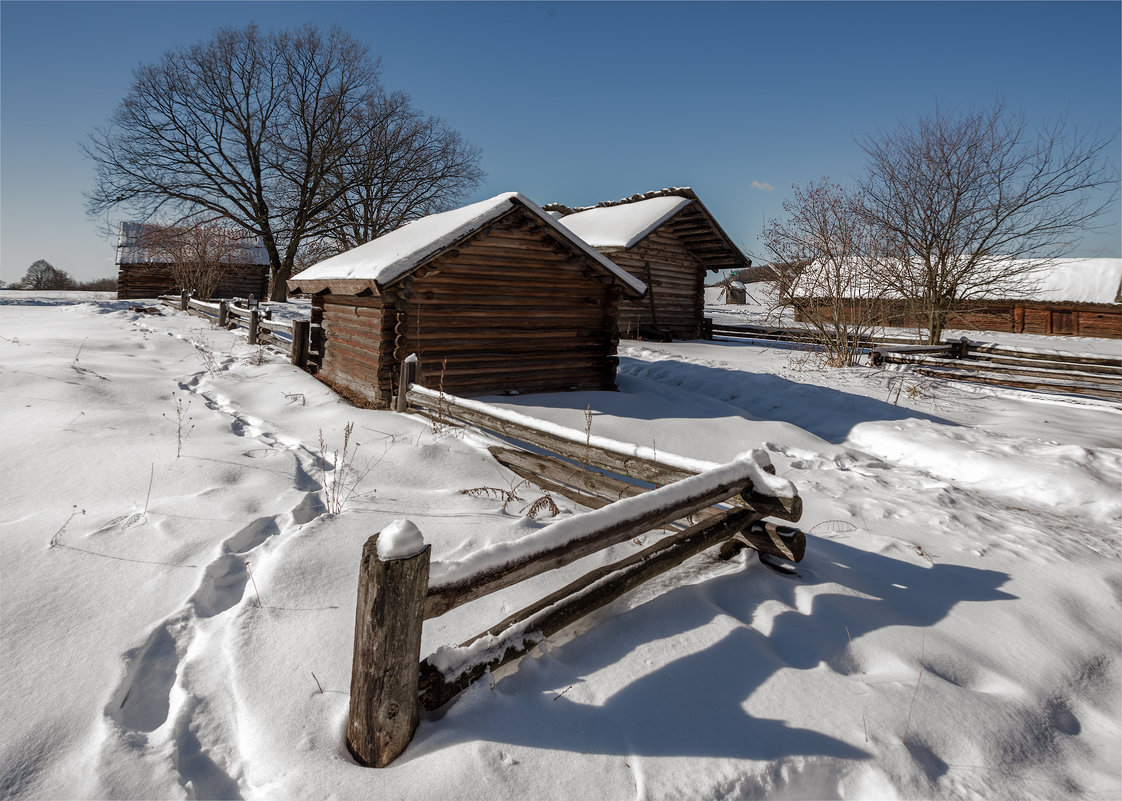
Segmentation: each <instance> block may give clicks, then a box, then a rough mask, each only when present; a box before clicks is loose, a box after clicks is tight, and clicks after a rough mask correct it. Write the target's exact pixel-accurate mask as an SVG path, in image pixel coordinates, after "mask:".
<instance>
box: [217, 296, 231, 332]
mask: <svg viewBox="0 0 1122 801" xmlns="http://www.w3.org/2000/svg"><path fill="white" fill-rule="evenodd" d="M229 319H230V304H228V303H227V302H226V301H224V300H220V301H218V323H217V325H218V327H219V328H225V327H226V323H227V322H228V321H229Z"/></svg>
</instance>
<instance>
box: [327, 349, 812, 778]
mask: <svg viewBox="0 0 1122 801" xmlns="http://www.w3.org/2000/svg"><path fill="white" fill-rule="evenodd" d="M407 364H408V362H407ZM408 378H409V377H408V376H407V377H406V379H405V380H403V383H402V385H401V389H402V394H401V400H402V401H403V403H405V404H407V405H409V406H412V407H413V408H417V409H419V410H421V411H423V412H424V413H426V414H428V415H429V416H433V417H436V416H438V415H439V416H441V417H445V416H455V417H457V418H460V419H462V420H464V422H469V423H470V424H472V425H477V426H481V427H484V428H487V429H488V430H490V431H493V432H496V433H502V434H504V435H506V436H511V432H512V431H516V432H517V437H514V438H518V439H521V440H522V441H527V442H534V441H536V442H538V443H541V442H543V441H545V442H548V443H549V444H548V445H546V446H544V447H546V448H548V449H556V451H557V452H558V453H561V454H563V455H565V454H568V455H572V454H573V448H574V446H576V447H577V449H578V450H579V451H580V453H579V455H578V458H584V459H586V460H587V463H588V464H593V465H597V466H601V468H602V469H609V470H612V471H614V472H619V473H620V474H621V475H625V476H628V477H629V478H632V479H634V480H640V481H647V482H655V483H664V485H663V486H661V487H658V488H654V489H650V488H646V487H641V486H638V485H633V484H628V483H626V482H622V481H621V480H619V479H614V478H611V477H608V476H602V475H600V474H599V473H591V472H588V471H587V470H586V471H584V472H583V474H582V480H581V482H580V483H581V484H582V485H583V486H581V487H580V488H579V489H578V488H576V487H575V482H572V481H568V482H567V483H566V476H565V475H564V471H566V470H569V471H571V470H573V469H574V467H573V465H571V464H567V463H565V462H564V461H563V460H561V459H558V458H556V457H552V456H542V455H539V454H529V453H525V452H518V451H514V450H513V449H507V448H493V449H492V453H494V454H495V455H496V458H498V459H499V460H500V461H501V462H502V463H503V464H506V465H508V466H512V469H515V470H516V472H518V470H523V471H525V470H535V469H536V470H541V471H542V473H544V474H546V475H547V476H552V478H546V477H537V478H536V479H535V480H537V481H540V482H542V483H543V484H544V485H548V486H550V487H552V488H554V489H557V490H558V491H560V492H562V493H563V494H568V493H569V492H570V491H573V492H576V493H577V495H576V496H575V497H578V498H579V499H580V502H581V503H583V504H584V505H586V506H588V507H590V511H587V512H582V513H580V514H577V515H575V516H574V517H571V518H568V519H565V520H560V521H556V522H554V523H551V524H549V525H547V526H545V527H544V528H542V529H540V530H539V531H536V532H533V533H531V534H528V535H527V536H525V537H523V538H521V539H519V540H517V541H515V542H510V543H501V544H495V545H491V546H488V547H487V548H484V549H482V550H480V551H478V552H476V553H474V554H470V555H468V556H467V557H465V558H463V559H461V560H458V561H454V562H432V561H431V549H430V548H429V547H428V546H427V545H425V544H424V541H423V538H422V537H421V536H420V534H419V533H418V532H417V531H416V528H415V527H413V526H412V524H410V523H408V522H407V521H398V522H397V523H395V524H393V525H392V526H391V527H389V528H387V529H386V530H384V531H382V532H380V533H378V534H375V535H374V536H372V537H371V538H370V539H369V540H367V542H366V544H365V546H364V548H363V554H362V563H361V568H360V573H359V588H358V601H357V608H356V612H355V650H354V661H353V665H352V671H351V703H350V713H349V717H348V724H347V747H348V748H349V749H350V751H351V753H352V755H353V756H354V757H355V758H356V759H357V760H358V761H359V762H360V763H362V764H364V765H370V766H374V767H384V766H385V765H388V764H389V763H390V762H392V761H393V760H394V759H395V758H396V757H397V756H398V755H399V754H401V752H402V751H404V750H405V748H406V746H407V745H408V744H409V741H410V739H411V738H412V736H413V731H414V730H415V729H416V726H417V720H418V717H419V710H420V709H421V708H422V707H423V708H425V709H430V710H431V709H437V708H439V707H441V706H443V705H444V704H446V703H448V702H449V701H450V700H452V699H453V698H454V697H455V696H456V695H457V694H458V693H460V692H462V691H463V690H464V689H466V688H467V687H468V686H469V685H470V684H471V683H472V682H473V681H475V680H476V679H478V678H479V677H480V676H482V675H484V674H485V673H486V672H487V671H489V670H494V669H496V668H498V667H500V666H502V665H504V664H506V663H508V662H510V661H512V660H514V659H518V658H519V657H521V656H523V655H524V654H526V653H528V652H529V651H530V650H532V649H533V648H535V647H536V646H537V645H538V643H540V642H541V641H542V640H544V639H545V638H547V637H549V636H551V635H552V634H555V633H556V632H558V631H560V630H561V629H563V628H564V627H566V626H568V625H570V624H572V623H573V622H575V621H577V620H579V619H580V618H582V617H584V616H585V615H587V614H589V613H590V612H592V611H594V610H596V609H598V608H600V607H602V606H604V605H605V604H607V603H610V602H611V601H614V600H615V599H617V598H619V597H620V596H622V595H623V594H624V593H626V592H628V591H630V590H632V589H634V588H635V587H637V586H639V585H640V584H642V583H644V582H646V581H648V580H650V579H652V578H654V577H656V576H658V575H661V574H662V573H665V572H666V571H668V570H670V569H671V568H673V567H675V566H677V565H679V564H681V563H682V562H684V561H685V560H687V559H689V558H690V557H692V556H695V555H697V554H699V553H701V552H702V551H705V550H707V549H708V548H711V547H713V546H716V545H721V546H722V548H721V555H722V556H723V557H725V558H728V557H729V556H731V555H732V554H734V553H735V552H736V551H737V550H738V549H739V548H741V547H752V548H755V549H756V550H758V551H759V552H760V554H761V559H762V558H763V556H764V555H768V556H772V557H780V558H783V559H787V560H789V561H792V562H798V561H800V560H801V559H802V557H803V554H804V552H805V549H806V537H805V535H804V534H803V533H802V532H801V531H799V530H798V529H795V528H791V527H787V526H779V525H776V524H774V523H767V522H764V521H763V519H762V518H764V517H765V516H767V515H772V514H774V515H776V516H778V517H780V518H782V519H784V520H788V521H791V522H797V521H798V519H799V517H800V516H801V514H802V502H801V500H800V499H799V496H798V492H797V491H796V490H795V488H794V486H793V485H792V484H791V483H790V482H789V481H786V480H785V479H782V478H778V477H776V476H775V475H774V474H773V473H774V469H773V468H771V463H770V460H769V459H768V458H767V455H766V453H765V452H764V451H762V450H755V451H751V452H749V453H746V454H743V455H742V456H741V457H738V458H737V459H735V460H734V461H732V462H730V463H728V464H712V463H708V462H700V461H697V460H692V459H685V458H682V457H676V456H670V455H666V454H660V457H661V458H655V455H654V454H653V453H647V452H646V450H647V449H644V448H640V447H637V446H633V445H628V444H626V443H620V442H614V441H612V440H607V439H604V438H600V437H596V438H593V437H590V436H589V435H588V434H587V432H584V433H582V432H576V431H573V430H572V429H566V428H564V427H561V426H553V425H548V424H545V423H542V421H534V420H533V419H532V418H528V417H525V416H524V415H518V414H516V413H513V412H509V411H507V410H501V409H497V408H495V407H489V406H487V404H481V403H478V402H474V401H466V400H464V399H462V398H454V397H451V396H445V395H442V394H439V393H433V392H431V391H430V390H426V389H425V388H423V387H418V386H410V385H409V381H408ZM520 460H521V461H520ZM526 460H530V461H529V462H527V461H526ZM606 465H610V466H606ZM769 470H770V472H769ZM619 486H623V487H624V488H626V489H627V490H628V491H629V493H628V494H627V495H626V497H621V498H618V499H612V498H611V497H610V496H611V493H613V492H616V491H617V489H618V488H619ZM621 494H624V493H622V492H621ZM570 497H574V496H572V495H571V496H570ZM715 504H721V506H720V507H715V506H714V505H715ZM683 519H684V520H685V521H686V522H685V523H682V522H681V521H683ZM658 528H666V529H668V530H671V532H672V533H670V534H669V535H668V536H665V537H663V538H662V539H660V540H658V541H657V542H655V543H654V544H653V545H650V546H648V547H646V548H644V549H643V550H641V551H639V552H637V553H635V554H632V555H631V556H629V557H627V558H625V559H622V560H620V561H618V562H615V563H614V564H610V565H605V566H603V567H600V568H597V569H595V570H593V571H591V572H589V573H587V574H585V575H584V576H582V577H580V578H578V579H576V580H575V581H573V582H571V583H570V584H568V585H567V586H565V587H562V588H561V589H559V590H557V591H556V592H553V593H551V594H550V595H548V596H546V597H545V598H542V599H541V600H539V601H537V602H535V603H533V604H531V605H529V606H527V607H526V608H524V609H521V610H519V611H518V612H515V613H514V614H512V615H510V616H509V617H507V618H506V619H504V620H502V621H500V622H499V623H497V624H496V625H494V626H491V627H489V628H488V629H486V630H485V631H482V632H480V633H479V634H477V635H475V636H474V637H472V638H470V639H468V640H466V641H464V642H462V643H460V644H459V645H455V646H446V647H442V648H440V649H438V650H437V651H436V653H434V654H432V655H430V656H429V657H428V658H426V659H425V660H423V661H420V662H418V660H419V657H420V645H421V630H422V626H423V624H424V621H425V620H427V619H432V618H434V617H438V616H440V615H442V614H444V613H445V612H447V611H450V610H451V609H454V608H456V607H458V606H460V605H462V604H465V603H468V602H469V601H472V600H476V599H478V598H481V597H483V596H485V595H488V594H490V593H493V592H497V591H499V590H501V589H504V588H507V587H509V586H512V585H513V584H516V583H518V582H521V581H525V580H527V579H530V578H533V577H535V576H538V575H540V574H542V573H544V572H547V571H550V570H555V569H557V568H560V567H563V566H564V565H568V564H570V563H572V562H574V561H576V560H578V559H581V558H583V557H586V556H590V555H592V554H594V553H597V552H599V551H601V550H603V549H605V548H609V547H611V546H612V545H617V544H619V543H621V542H625V541H626V540H628V539H632V538H634V537H637V536H639V535H641V534H643V533H645V532H647V531H651V530H653V529H658ZM773 566H774V565H773Z"/></svg>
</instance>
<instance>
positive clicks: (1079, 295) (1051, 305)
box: [796, 258, 1122, 339]
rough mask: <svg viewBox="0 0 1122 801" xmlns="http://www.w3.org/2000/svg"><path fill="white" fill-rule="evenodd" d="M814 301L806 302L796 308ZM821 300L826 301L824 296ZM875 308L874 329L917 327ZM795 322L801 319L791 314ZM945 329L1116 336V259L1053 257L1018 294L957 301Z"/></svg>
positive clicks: (1120, 301) (884, 301)
mask: <svg viewBox="0 0 1122 801" xmlns="http://www.w3.org/2000/svg"><path fill="white" fill-rule="evenodd" d="M796 291H797V289H796ZM814 300H816V299H814V298H808V299H806V300H804V301H802V303H801V305H803V306H806V305H807V302H808V301H810V302H813V301H814ZM821 300H822V303H827V302H829V299H827V298H822V299H821ZM847 300H849V301H850V302H851V303H852V304H853V306H854V308H855V309H856V307H857V306H858V305H860V304H861V303H863V301H862V300H861V299H860V298H847ZM876 305H877V308H878V310H879V311H878V314H879V320H878V323H879V324H880V325H887V326H899V327H912V326H915V325H922V324H923V321H922V320H920V319H917V318H916V317H915V315H914V313H912V312H910V311H909V304H908V303H905V302H904V301H902V300H897V299H894V298H891V297H888V298H881V299H878V300H877V302H876ZM796 319H797V320H802V319H804V316H803V315H802V314H801V313H799V312H796ZM946 326H947V328H952V329H965V330H974V331H1007V332H1011V333H1015V334H1049V335H1059V336H1083V337H1107V338H1112V339H1119V338H1122V259H1116V258H1110V259H1059V260H1057V261H1055V262H1052V263H1049V264H1048V265H1047V266H1045V267H1042V268H1041V269H1039V270H1038V271H1037V272H1036V273H1035V274H1034V275H1033V276H1032V277H1031V280H1028V281H1026V282H1025V285H1024V286H1023V287H1022V288H1020V289H1018V290H1015V291H1007V292H993V293H991V294H990V295H989V296H988V297H982V298H974V299H970V300H963V301H960V302H959V303H958V305H957V306H956V307H955V308H954V309H952V310H951V312H950V313H949V314H948V315H947V322H946Z"/></svg>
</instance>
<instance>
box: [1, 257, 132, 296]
mask: <svg viewBox="0 0 1122 801" xmlns="http://www.w3.org/2000/svg"><path fill="white" fill-rule="evenodd" d="M0 288H5V289H27V290H38V291H43V290H48V291H50V290H64V289H72V290H75V289H76V290H82V291H86V292H115V291H116V290H117V279H116V278H96V279H94V280H93V281H75V280H74V279H73V278H71V277H70V273H68V272H66V271H65V270H59V269H58V268H56V267H54V266H53V265H52V264H51V263H50V262H49V261H46V260H45V259H39V260H38V261H36V262H34V263H33V264H32V265H31V266H30V267H28V268H27V272H26V273H24V276H23V278H21V279H20V280H19V281H16V282H15V283H14V284H7V285H5V284H4V282H3V281H0Z"/></svg>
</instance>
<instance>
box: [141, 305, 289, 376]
mask: <svg viewBox="0 0 1122 801" xmlns="http://www.w3.org/2000/svg"><path fill="white" fill-rule="evenodd" d="M160 302H161V303H163V304H164V305H165V306H171V307H173V308H176V309H179V310H180V311H185V312H187V313H188V314H194V315H195V316H197V317H203V318H205V319H208V320H211V321H213V322H214V324H215V325H217V326H219V327H220V328H227V329H232V328H239V327H241V328H245V329H246V331H247V341H248V342H249V344H250V345H272V346H273V347H276V348H279V349H281V350H282V351H285V352H286V353H288V355H289V359H290V360H291V362H292V363H293V364H294V365H296V366H297V367H299V368H300V369H301V370H306V369H307V368H308V337H309V330H310V323H309V322H308V321H307V320H274V319H273V312H272V309H269V308H268V307H265V308H262V307H260V306H258V305H257V303H256V302H254V301H253V300H250V301H248V302H246V301H240V302H239V301H233V302H230V301H225V300H220V301H218V302H217V303H208V302H205V301H201V300H195V299H194V298H192V297H191V296H190V295H189V294H188V293H186V292H184V293H183V294H182V295H178V296H177V295H161V296H160Z"/></svg>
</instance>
